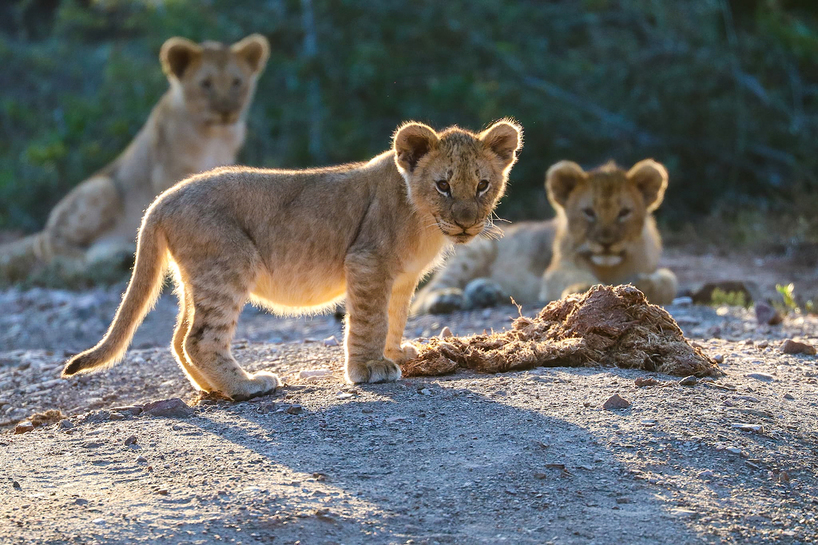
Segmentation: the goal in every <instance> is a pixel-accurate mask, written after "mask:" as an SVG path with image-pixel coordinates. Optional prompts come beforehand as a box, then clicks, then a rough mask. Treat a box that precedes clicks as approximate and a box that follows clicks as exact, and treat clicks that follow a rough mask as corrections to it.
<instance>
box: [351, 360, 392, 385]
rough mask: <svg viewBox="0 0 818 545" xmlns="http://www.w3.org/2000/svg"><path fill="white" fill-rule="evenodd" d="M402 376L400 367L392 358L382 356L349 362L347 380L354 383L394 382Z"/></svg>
mask: <svg viewBox="0 0 818 545" xmlns="http://www.w3.org/2000/svg"><path fill="white" fill-rule="evenodd" d="M400 376H401V372H400V367H398V364H396V363H395V362H394V361H392V360H388V359H386V358H380V359H377V360H369V361H367V362H366V363H351V362H347V366H346V380H347V382H351V383H353V384H358V383H361V382H392V381H395V380H398V379H399V378H400Z"/></svg>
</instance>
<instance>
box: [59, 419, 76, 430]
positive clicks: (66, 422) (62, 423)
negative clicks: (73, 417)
mask: <svg viewBox="0 0 818 545" xmlns="http://www.w3.org/2000/svg"><path fill="white" fill-rule="evenodd" d="M73 427H74V424H72V423H71V421H70V420H68V419H64V420H60V428H62V429H64V430H70V429H71V428H73Z"/></svg>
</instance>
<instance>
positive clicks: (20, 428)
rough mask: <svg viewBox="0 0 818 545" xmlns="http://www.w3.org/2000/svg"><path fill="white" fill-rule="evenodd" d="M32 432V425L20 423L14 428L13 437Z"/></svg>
mask: <svg viewBox="0 0 818 545" xmlns="http://www.w3.org/2000/svg"><path fill="white" fill-rule="evenodd" d="M33 430H34V424H32V423H31V422H20V423H19V424H17V426H15V427H14V433H15V435H18V434H21V433H28V432H30V431H33Z"/></svg>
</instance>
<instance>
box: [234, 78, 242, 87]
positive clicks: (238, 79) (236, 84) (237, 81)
mask: <svg viewBox="0 0 818 545" xmlns="http://www.w3.org/2000/svg"><path fill="white" fill-rule="evenodd" d="M239 86H241V78H233V87H239Z"/></svg>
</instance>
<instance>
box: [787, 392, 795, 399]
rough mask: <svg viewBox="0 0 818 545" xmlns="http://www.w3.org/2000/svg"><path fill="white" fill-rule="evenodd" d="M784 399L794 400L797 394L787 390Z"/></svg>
mask: <svg viewBox="0 0 818 545" xmlns="http://www.w3.org/2000/svg"><path fill="white" fill-rule="evenodd" d="M784 399H789V400H790V401H792V400H793V399H795V396H793V395H792V394H791V393H789V392H787V393H786V394H784Z"/></svg>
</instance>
